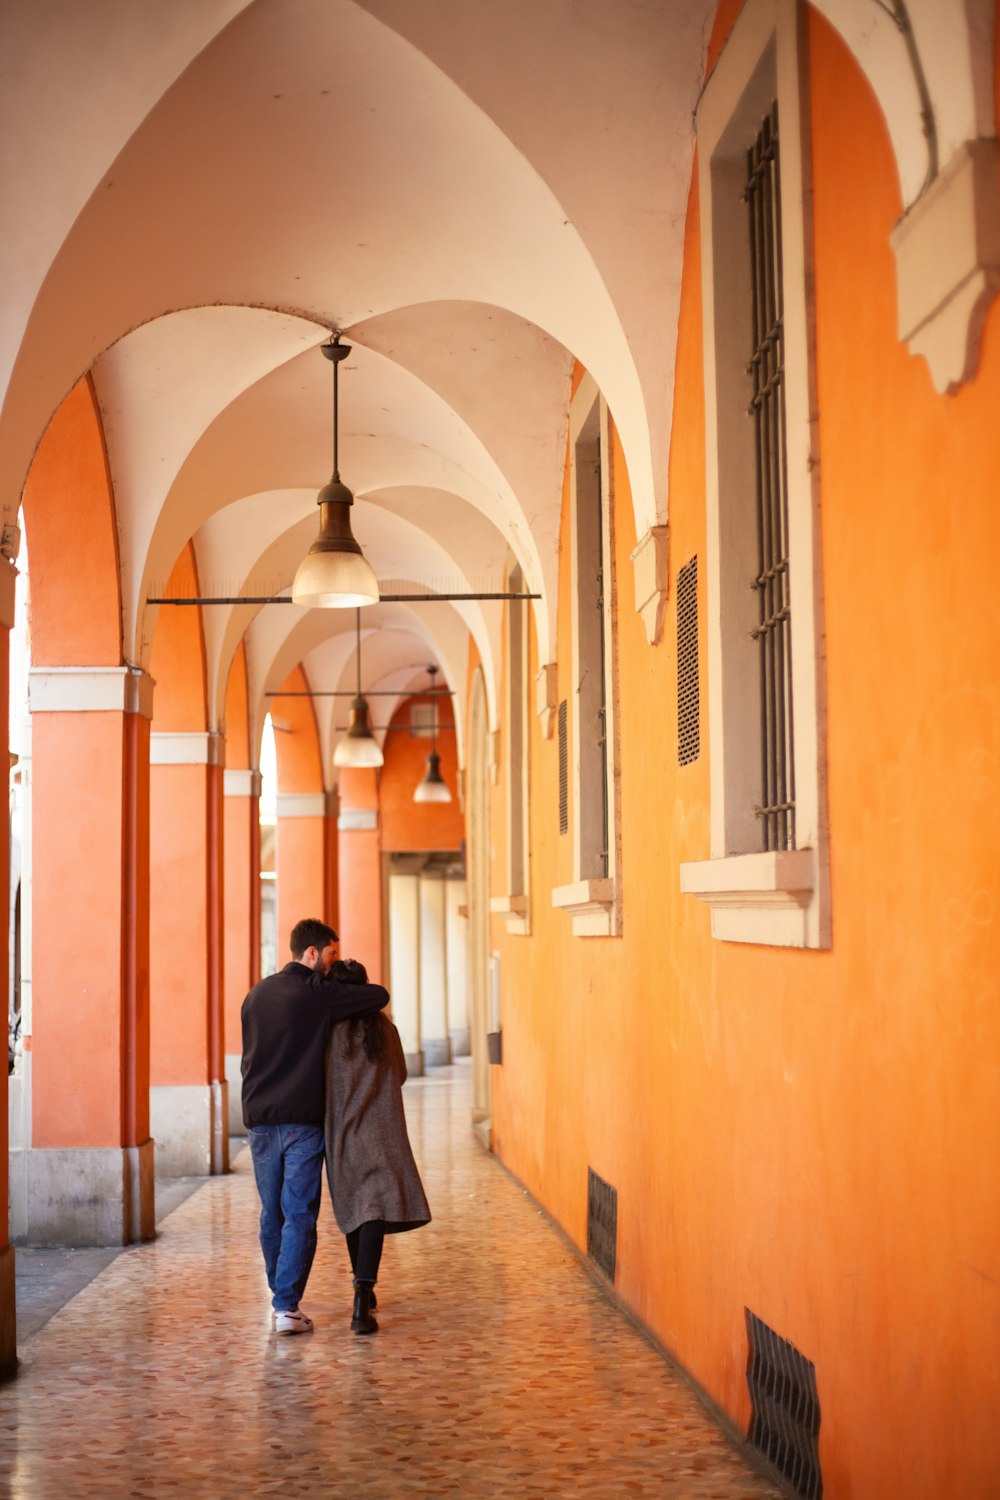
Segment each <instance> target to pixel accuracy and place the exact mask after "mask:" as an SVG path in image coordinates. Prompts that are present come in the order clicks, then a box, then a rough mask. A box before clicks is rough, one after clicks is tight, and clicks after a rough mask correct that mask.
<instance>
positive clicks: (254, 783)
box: [222, 770, 260, 797]
mask: <svg viewBox="0 0 1000 1500" xmlns="http://www.w3.org/2000/svg"><path fill="white" fill-rule="evenodd" d="M222 792H223V796H225V797H259V796H260V772H259V771H243V770H236V771H230V770H226V771H225V772H224V773H223V778H222Z"/></svg>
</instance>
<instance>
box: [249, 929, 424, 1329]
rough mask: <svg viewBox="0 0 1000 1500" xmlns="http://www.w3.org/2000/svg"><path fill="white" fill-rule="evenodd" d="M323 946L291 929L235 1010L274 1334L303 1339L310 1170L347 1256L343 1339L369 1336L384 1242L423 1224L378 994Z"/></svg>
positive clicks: (316, 1196) (312, 1211)
mask: <svg viewBox="0 0 1000 1500" xmlns="http://www.w3.org/2000/svg"><path fill="white" fill-rule="evenodd" d="M337 943H338V938H337V934H336V933H335V932H334V930H333V928H332V927H328V926H327V924H326V923H325V922H320V921H316V920H313V919H307V920H305V921H302V922H298V923H297V924H296V926H295V927H294V928H293V929H292V935H291V941H290V947H291V951H292V961H291V963H287V964H286V965H285V967H284V968H283V969H282V970H281V972H280V973H278V974H271V975H270V976H269V977H268V978H267V979H262V980H261V981H260V983H259V984H256V985H254V987H253V989H252V990H251V991H250V993H249V995H247V997H246V999H245V1000H244V1002H243V1010H242V1020H243V1063H242V1072H243V1122H244V1124H245V1125H246V1127H247V1135H248V1137H249V1141H250V1152H251V1155H252V1157H253V1169H254V1177H255V1179H256V1183H257V1191H258V1193H259V1194H260V1201H261V1214H260V1245H261V1250H262V1251H263V1253H264V1265H265V1268H266V1271H267V1281H268V1285H269V1287H270V1288H271V1303H272V1307H273V1309H274V1327H275V1332H276V1333H284V1334H290V1333H308V1332H309V1330H310V1329H311V1328H312V1321H311V1319H309V1318H307V1317H306V1315H305V1313H304V1312H302V1310H301V1308H300V1306H299V1302H300V1299H301V1297H302V1294H303V1292H304V1291H305V1285H306V1281H307V1279H308V1276H309V1271H310V1269H311V1267H312V1262H313V1256H314V1254H315V1252H316V1218H317V1215H318V1213H319V1204H320V1196H321V1190H322V1176H323V1162H324V1159H325V1161H326V1172H327V1181H328V1183H329V1185H330V1196H331V1199H332V1201H333V1211H334V1215H335V1217H336V1220H337V1224H338V1226H339V1228H340V1229H341V1231H342V1233H343V1234H344V1235H345V1236H346V1239H347V1249H348V1253H349V1255H350V1258H351V1270H352V1273H353V1276H354V1311H353V1316H352V1319H351V1327H352V1329H353V1330H354V1332H355V1333H361V1334H364V1333H375V1332H376V1330H377V1328H378V1324H377V1322H376V1321H375V1318H374V1316H373V1312H374V1309H375V1305H376V1299H375V1290H374V1288H375V1282H376V1280H377V1278H378V1268H379V1262H380V1260H381V1256H382V1244H383V1240H384V1237H385V1235H386V1234H393V1233H398V1232H399V1231H401V1230H405V1229H417V1228H419V1227H420V1225H422V1224H426V1223H428V1222H429V1221H430V1216H431V1215H430V1209H429V1208H428V1206H427V1199H426V1197H425V1195H424V1190H423V1186H422V1184H421V1182H420V1175H419V1173H418V1171H417V1166H416V1163H415V1161H414V1159H413V1153H412V1151H411V1150H410V1143H409V1138H408V1136H407V1133H406V1120H405V1117H404V1114H403V1101H402V1094H401V1086H402V1084H403V1082H404V1080H405V1078H406V1062H405V1060H404V1057H403V1048H402V1044H401V1043H400V1040H399V1033H398V1032H397V1031H396V1028H395V1026H393V1024H392V1022H391V1021H389V1020H388V1018H387V1017H386V1016H385V1015H383V1014H382V1012H383V1010H384V1007H385V1006H386V1005H387V1004H388V1003H389V996H388V993H387V991H386V990H384V989H383V988H382V986H381V985H380V984H369V983H368V982H367V975H366V973H365V971H364V969H363V968H362V966H361V965H360V964H356V963H352V962H350V961H348V962H346V963H342V962H340V961H339V960H338V958H337Z"/></svg>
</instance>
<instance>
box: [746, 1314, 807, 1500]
mask: <svg viewBox="0 0 1000 1500" xmlns="http://www.w3.org/2000/svg"><path fill="white" fill-rule="evenodd" d="M745 1311H746V1320H747V1337H748V1339H749V1352H748V1354H747V1385H748V1387H749V1389H750V1400H751V1403H752V1405H753V1412H752V1414H751V1417H750V1441H751V1443H752V1444H753V1446H754V1447H755V1448H756V1449H757V1451H758V1452H759V1453H761V1454H762V1455H763V1457H764V1458H766V1459H767V1461H768V1463H769V1464H772V1465H773V1466H774V1468H775V1469H777V1471H778V1473H779V1474H781V1475H782V1476H783V1478H785V1479H787V1480H788V1482H789V1483H790V1484H791V1486H792V1487H793V1489H794V1491H795V1493H796V1495H801V1496H802V1497H803V1500H820V1497H821V1496H822V1494H823V1480H822V1476H821V1475H820V1471H819V1396H818V1395H817V1392H816V1366H815V1365H814V1364H813V1362H812V1360H809V1359H806V1357H805V1355H804V1354H800V1353H799V1351H798V1350H797V1349H796V1348H795V1346H794V1344H790V1343H789V1342H788V1340H787V1339H783V1338H782V1337H781V1336H780V1334H777V1333H775V1331H774V1329H773V1328H768V1326H767V1324H766V1323H762V1322H761V1320H760V1318H758V1317H756V1316H755V1315H754V1314H753V1313H752V1312H751V1311H750V1309H749V1308H746V1309H745Z"/></svg>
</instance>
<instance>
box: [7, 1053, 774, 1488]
mask: <svg viewBox="0 0 1000 1500" xmlns="http://www.w3.org/2000/svg"><path fill="white" fill-rule="evenodd" d="M468 1074H469V1068H468V1064H457V1065H455V1066H454V1067H451V1068H447V1069H444V1068H442V1069H435V1070H434V1071H433V1072H432V1073H431V1074H429V1075H428V1076H427V1077H425V1078H423V1079H419V1080H415V1081H414V1082H413V1083H412V1084H409V1085H408V1086H407V1089H406V1095H407V1107H408V1113H409V1117H410V1129H411V1135H412V1138H413V1143H414V1148H415V1150H416V1153H417V1156H418V1158H419V1160H420V1162H421V1166H422V1169H423V1174H424V1180H425V1183H426V1186H427V1191H428V1196H429V1198H430V1201H431V1207H432V1210H433V1211H434V1213H435V1216H436V1217H435V1220H434V1223H433V1224H432V1225H431V1226H430V1227H429V1228H428V1229H427V1230H425V1231H421V1232H420V1233H418V1234H412V1235H406V1236H402V1237H400V1238H399V1239H398V1240H397V1241H396V1242H394V1243H393V1242H390V1243H389V1244H388V1246H387V1250H386V1256H385V1260H384V1262H383V1270H382V1278H381V1281H380V1285H379V1293H380V1297H381V1303H382V1310H381V1311H380V1313H379V1317H380V1320H381V1328H380V1331H379V1333H378V1335H377V1336H376V1337H375V1338H371V1339H359V1338H356V1337H355V1336H353V1335H352V1334H351V1333H350V1331H349V1328H348V1322H349V1317H350V1301H349V1291H350V1283H349V1279H348V1277H347V1275H346V1274H345V1272H344V1265H345V1264H346V1257H345V1256H344V1255H343V1252H342V1246H341V1242H340V1241H339V1238H338V1237H337V1236H336V1232H335V1228H334V1225H333V1221H332V1217H331V1216H330V1214H329V1209H328V1208H326V1209H324V1214H323V1218H322V1220H321V1238H320V1249H319V1253H318V1256H317V1260H316V1265H315V1268H314V1271H313V1275H312V1280H311V1282H310V1285H309V1288H308V1292H307V1300H306V1303H305V1305H306V1307H307V1308H308V1310H309V1312H310V1313H311V1314H312V1316H313V1317H314V1319H315V1324H316V1327H315V1332H314V1333H313V1334H312V1335H311V1336H307V1337H303V1338H296V1339H278V1338H276V1337H275V1336H274V1335H273V1334H272V1333H271V1332H270V1331H269V1328H268V1303H267V1297H266V1295H265V1287H264V1282H263V1276H262V1274H261V1273H260V1268H259V1264H258V1261H259V1257H258V1251H257V1244H256V1237H255V1220H256V1197H255V1194H254V1190H253V1184H252V1179H251V1177H250V1174H249V1170H248V1166H249V1163H248V1159H247V1155H246V1153H245V1152H243V1153H241V1154H240V1155H239V1157H238V1158H237V1159H236V1163H235V1170H234V1172H233V1174H232V1175H230V1176H229V1177H222V1178H218V1177H217V1178H214V1179H210V1180H209V1181H207V1182H206V1183H205V1185H204V1186H203V1187H202V1188H201V1189H200V1190H199V1191H198V1192H196V1193H195V1194H194V1196H193V1197H191V1198H189V1199H187V1201H186V1202H184V1203H183V1204H182V1205H181V1206H180V1207H179V1208H178V1209H176V1210H175V1211H174V1212H173V1213H172V1214H171V1215H170V1216H169V1217H168V1218H167V1219H166V1221H165V1222H164V1223H163V1224H162V1226H161V1231H160V1237H159V1238H158V1239H157V1240H156V1241H155V1242H154V1243H152V1244H148V1245H143V1246H137V1247H135V1248H133V1249H130V1250H127V1251H125V1252H124V1253H123V1254H121V1255H120V1256H118V1258H117V1259H116V1260H115V1261H114V1262H113V1263H112V1264H111V1265H110V1266H108V1267H107V1269H106V1270H104V1271H103V1272H102V1274H101V1275H100V1276H98V1277H97V1279H96V1280H95V1281H93V1282H92V1283H91V1284H90V1286H88V1287H87V1288H86V1289H85V1290H84V1291H83V1292H81V1293H80V1294H79V1295H78V1296H77V1297H75V1298H74V1299H73V1300H72V1301H71V1302H70V1303H69V1304H68V1305H67V1306H66V1307H65V1308H64V1309H63V1310H62V1311H61V1312H59V1313H57V1314H56V1315H55V1317H53V1318H52V1319H51V1320H50V1321H49V1322H48V1323H47V1324H46V1325H45V1326H44V1327H43V1328H42V1329H41V1330H40V1331H39V1332H38V1333H37V1334H36V1335H35V1336H34V1337H33V1338H31V1339H29V1340H28V1342H27V1343H26V1344H24V1345H22V1346H21V1348H20V1350H19V1354H20V1358H21V1369H20V1374H19V1377H18V1379H17V1380H16V1381H15V1382H12V1383H10V1384H8V1385H7V1386H6V1387H5V1388H4V1390H3V1391H2V1392H0V1434H2V1436H0V1486H2V1492H3V1494H4V1495H8V1496H11V1497H12V1500H47V1497H49V1496H57V1497H59V1500H65V1497H67V1496H72V1497H73V1500H117V1497H119V1496H130V1497H136V1500H140V1497H141V1500H153V1497H157V1500H159V1497H167V1496H177V1495H183V1496H211V1497H213V1500H216V1497H225V1496H251V1495H252V1496H263V1495H272V1494H273V1495H278V1494H281V1495H284V1496H300V1495H310V1496H323V1497H336V1496H345V1497H350V1500H361V1497H363V1500H381V1497H386V1500H389V1497H392V1500H396V1497H402V1496H407V1495H412V1496H422V1497H431V1496H433V1497H435V1500H437V1497H444V1496H451V1495H467V1496H497V1497H500V1496H503V1497H513V1496H518V1497H520V1496H524V1497H526V1500H535V1497H541V1496H545V1497H546V1500H549V1497H556V1496H572V1497H574V1500H576V1497H581V1500H582V1497H587V1496H593V1497H604V1500H611V1497H612V1496H615V1497H617V1496H640V1497H641V1496H644V1495H649V1496H653V1495H655V1496H657V1497H658V1500H660V1497H665V1496H674V1497H678V1500H731V1497H732V1500H735V1497H737V1496H740V1497H751V1496H753V1497H759V1500H764V1497H776V1496H777V1495H778V1491H776V1490H775V1489H774V1488H773V1487H772V1486H771V1485H770V1484H768V1483H767V1482H766V1481H765V1480H763V1479H761V1478H759V1477H757V1475H756V1474H755V1473H754V1472H753V1471H752V1470H751V1469H750V1468H748V1467H747V1466H746V1464H745V1463H744V1462H743V1460H742V1459H741V1457H740V1456H739V1454H738V1453H737V1452H736V1451H735V1450H734V1449H733V1448H732V1447H731V1446H730V1444H729V1443H728V1441H727V1440H726V1438H725V1437H724V1436H723V1435H722V1434H721V1433H720V1432H719V1430H718V1429H717V1428H716V1426H715V1425H714V1423H713V1422H712V1421H711V1419H710V1418H709V1417H708V1416H707V1415H706V1413H705V1411H704V1409H703V1408H702V1407H701V1406H700V1404H699V1403H698V1401H697V1400H696V1399H695V1397H694V1396H693V1395H692V1394H691V1392H690V1390H689V1389H688V1387H687V1386H686V1385H685V1384H684V1382H683V1381H682V1380H681V1379H680V1378H679V1377H677V1376H676V1375H675V1374H673V1372H672V1371H671V1370H670V1368H669V1367H668V1366H667V1365H666V1364H665V1363H664V1362H663V1360H662V1359H661V1358H660V1356H659V1355H658V1354H657V1353H655V1352H654V1351H653V1350H652V1349H651V1348H650V1346H649V1345H648V1344H647V1343H646V1341H645V1340H644V1339H643V1338H642V1337H641V1335H640V1334H639V1333H637V1332H636V1331H635V1330H634V1329H633V1328H632V1327H631V1326H630V1325H629V1324H628V1322H627V1321H626V1320H625V1319H624V1318H623V1317H622V1316H621V1314H620V1313H619V1312H618V1311H617V1310H616V1309H615V1308H614V1307H613V1306H612V1305H611V1304H610V1303H609V1302H608V1300H607V1299H606V1298H605V1297H604V1295H603V1294H602V1293H601V1292H600V1290H598V1288H597V1287H596V1286H595V1285H594V1284H593V1283H592V1282H591V1281H590V1280H589V1278H588V1276H587V1275H586V1273H585V1272H584V1271H583V1270H582V1269H581V1267H580V1265H579V1263H578V1261H577V1259H576V1257H575V1256H574V1255H573V1253H572V1252H571V1251H570V1250H569V1249H568V1247H567V1245H566V1244H565V1242H564V1241H563V1240H562V1239H561V1237H560V1236H559V1234H558V1233H557V1232H556V1231H555V1230H554V1229H553V1228H552V1227H551V1225H550V1224H549V1223H548V1222H547V1221H546V1220H545V1219H544V1218H543V1217H542V1215H541V1214H540V1213H539V1212H538V1210H537V1209H536V1208H535V1207H534V1205H533V1204H532V1203H531V1201H530V1200H529V1199H528V1198H527V1197H525V1196H524V1195H523V1194H522V1193H521V1191H520V1190H519V1189H518V1187H517V1185H516V1183H514V1182H513V1181H512V1180H511V1179H510V1178H509V1177H508V1176H507V1175H506V1174H505V1173H504V1172H503V1171H502V1170H501V1168H500V1167H499V1166H498V1165H497V1164H496V1162H495V1161H493V1160H492V1159H491V1158H489V1157H488V1156H486V1154H485V1153H484V1152H483V1151H481V1149H480V1148H479V1146H478V1145H477V1144H476V1141H475V1138H474V1136H473V1134H472V1132H471V1131H470V1129H469V1126H468V1118H469V1103H470V1100H469V1093H470V1083H469V1077H468Z"/></svg>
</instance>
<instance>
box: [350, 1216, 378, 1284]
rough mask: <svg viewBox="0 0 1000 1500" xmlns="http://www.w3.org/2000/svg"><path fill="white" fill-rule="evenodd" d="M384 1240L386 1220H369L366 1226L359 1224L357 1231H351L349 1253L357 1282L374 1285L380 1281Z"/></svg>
mask: <svg viewBox="0 0 1000 1500" xmlns="http://www.w3.org/2000/svg"><path fill="white" fill-rule="evenodd" d="M384 1239H385V1220H384V1219H369V1220H368V1222H367V1223H366V1224H359V1225H358V1227H357V1229H352V1230H351V1232H350V1234H349V1235H348V1236H347V1253H348V1254H349V1255H350V1257H351V1269H352V1270H353V1272H354V1279H355V1281H370V1282H372V1283H373V1284H374V1283H375V1282H376V1281H377V1280H378V1267H379V1261H380V1260H381V1259H382V1242H383V1240H384Z"/></svg>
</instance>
